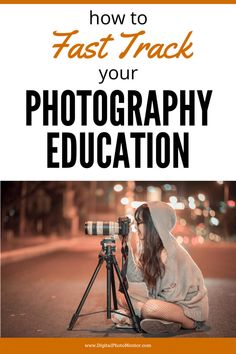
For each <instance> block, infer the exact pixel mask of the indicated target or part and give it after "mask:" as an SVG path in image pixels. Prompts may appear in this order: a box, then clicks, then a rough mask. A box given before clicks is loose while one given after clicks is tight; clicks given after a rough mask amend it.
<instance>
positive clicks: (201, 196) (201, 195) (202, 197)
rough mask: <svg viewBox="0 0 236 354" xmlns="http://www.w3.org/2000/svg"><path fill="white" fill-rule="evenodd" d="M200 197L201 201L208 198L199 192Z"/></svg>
mask: <svg viewBox="0 0 236 354" xmlns="http://www.w3.org/2000/svg"><path fill="white" fill-rule="evenodd" d="M198 199H199V200H200V201H201V202H204V201H205V200H206V196H205V194H203V193H199V194H198Z"/></svg>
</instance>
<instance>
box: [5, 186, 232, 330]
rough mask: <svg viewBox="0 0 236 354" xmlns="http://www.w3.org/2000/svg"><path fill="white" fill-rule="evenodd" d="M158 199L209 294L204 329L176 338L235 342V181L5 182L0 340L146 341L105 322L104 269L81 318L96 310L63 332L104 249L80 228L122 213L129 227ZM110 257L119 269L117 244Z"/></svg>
mask: <svg viewBox="0 0 236 354" xmlns="http://www.w3.org/2000/svg"><path fill="white" fill-rule="evenodd" d="M157 200H160V201H164V202H166V203H169V204H170V205H171V206H172V207H173V208H174V209H175V211H176V215H177V223H176V226H175V228H174V230H173V235H174V236H175V237H176V240H177V242H178V243H179V244H181V245H182V246H183V247H185V248H186V249H187V250H188V251H189V252H190V254H191V255H192V257H193V259H194V260H195V261H196V263H197V264H198V266H199V267H200V269H201V270H202V272H203V275H204V277H205V281H206V286H207V288H208V293H209V305H210V315H209V321H208V322H207V324H206V326H205V327H204V331H202V332H196V331H189V330H181V331H180V332H179V333H178V334H177V335H175V336H177V337H235V335H236V306H235V304H236V262H235V259H236V182H234V181H205V182H204V181H202V182H201V181H190V182H180V181H174V182H173V181H172V182H171V181H168V182H160V181H159V182H158V181H122V182H115V181H79V182H78V181H64V182H63V181H58V182H55V181H48V182H46V181H37V182H36V181H15V182H7V181H6V182H2V183H1V218H2V219H1V220H2V223H1V335H2V336H3V337H140V336H145V337H148V335H147V334H137V333H136V332H135V331H133V330H132V329H129V330H121V329H117V328H115V327H114V325H113V324H112V322H111V320H108V319H107V318H106V312H105V310H106V266H105V263H104V264H103V266H102V269H101V272H100V273H99V276H98V277H97V279H96V281H95V283H94V286H93V288H92V291H91V293H90V294H89V297H88V299H87V301H86V303H85V305H84V307H83V311H82V313H91V312H99V313H97V314H94V315H90V316H84V317H82V318H80V319H79V321H78V323H77V324H76V326H75V328H74V330H73V331H68V330H67V327H68V324H69V321H70V319H71V317H72V315H73V313H74V312H75V310H76V308H77V306H78V304H79V302H80V300H81V297H82V295H83V293H84V291H85V288H86V286H87V284H88V282H89V280H90V278H91V276H92V273H93V272H94V269H95V267H96V265H97V262H98V253H99V251H100V249H101V246H100V241H101V237H98V236H85V234H84V223H85V222H86V221H88V220H92V221H113V222H117V219H118V217H120V216H128V217H129V218H130V220H131V221H133V215H134V211H135V209H136V208H137V207H138V206H139V205H140V204H142V203H143V201H157ZM130 230H131V231H133V230H132V225H131V226H130ZM116 256H117V259H118V262H119V264H121V253H120V241H117V250H116ZM117 285H118V284H117ZM117 287H118V286H117ZM100 311H103V312H100Z"/></svg>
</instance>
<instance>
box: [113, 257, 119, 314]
mask: <svg viewBox="0 0 236 354" xmlns="http://www.w3.org/2000/svg"><path fill="white" fill-rule="evenodd" d="M111 287H112V295H113V305H114V309H115V310H117V309H118V304H117V297H116V283H115V278H114V269H113V263H112V266H111Z"/></svg>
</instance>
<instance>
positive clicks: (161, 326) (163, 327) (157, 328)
mask: <svg viewBox="0 0 236 354" xmlns="http://www.w3.org/2000/svg"><path fill="white" fill-rule="evenodd" d="M140 326H141V328H142V330H143V331H145V332H146V333H148V334H160V333H176V332H178V331H179V330H180V328H181V324H180V323H176V322H168V321H163V320H156V319H149V318H147V319H144V320H142V321H141V322H140Z"/></svg>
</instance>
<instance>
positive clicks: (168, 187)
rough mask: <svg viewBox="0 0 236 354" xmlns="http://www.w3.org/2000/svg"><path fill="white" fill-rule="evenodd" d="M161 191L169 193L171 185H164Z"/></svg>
mask: <svg viewBox="0 0 236 354" xmlns="http://www.w3.org/2000/svg"><path fill="white" fill-rule="evenodd" d="M163 189H164V190H165V191H167V192H168V191H171V190H172V187H171V184H168V183H166V184H164V186H163Z"/></svg>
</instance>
